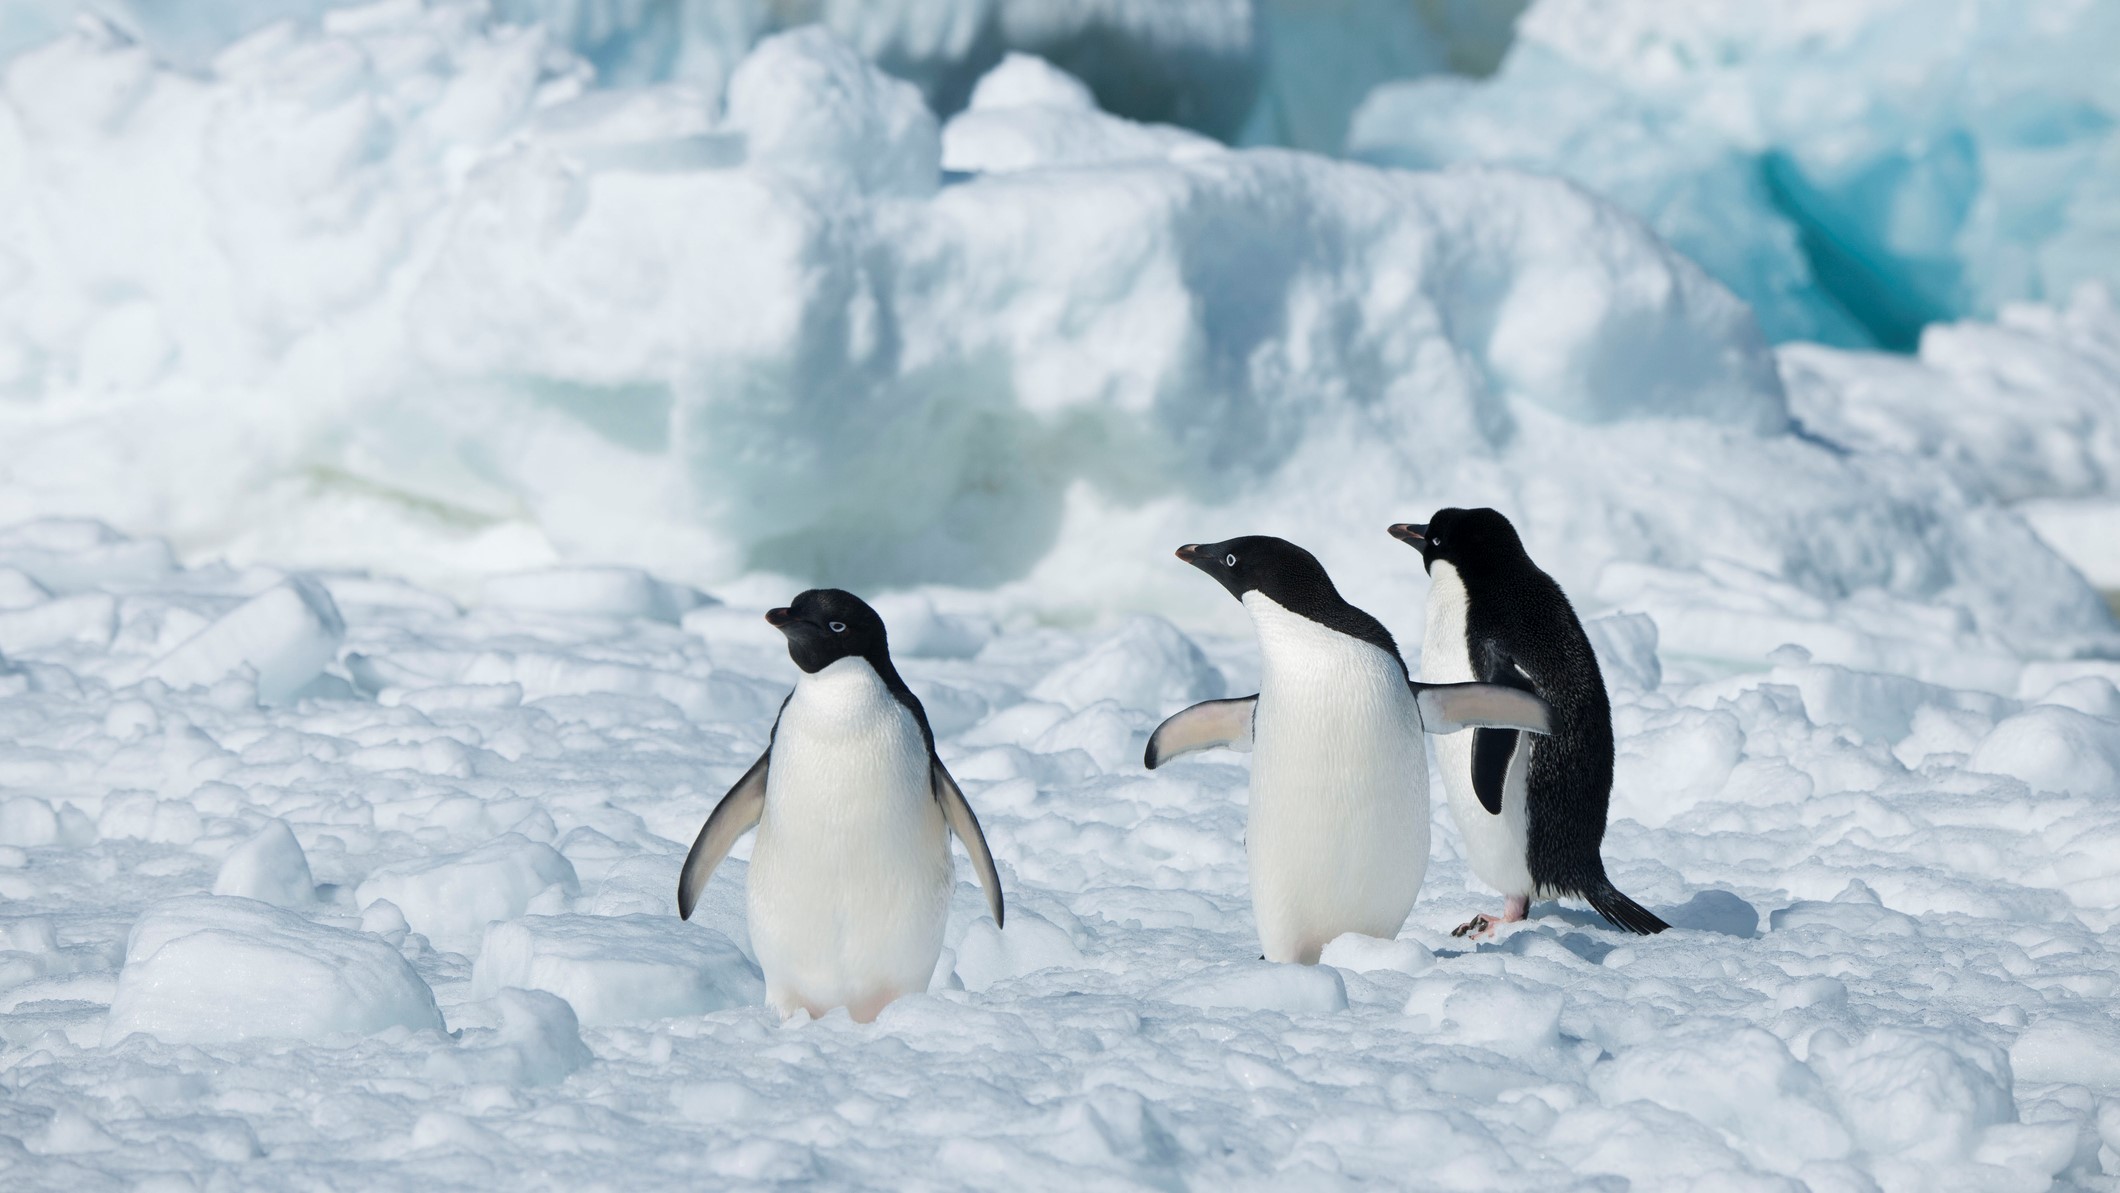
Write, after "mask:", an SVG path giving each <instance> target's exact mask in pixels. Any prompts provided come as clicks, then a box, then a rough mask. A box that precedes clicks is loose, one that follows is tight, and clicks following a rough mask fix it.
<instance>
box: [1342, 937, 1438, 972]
mask: <svg viewBox="0 0 2120 1193" xmlns="http://www.w3.org/2000/svg"><path fill="white" fill-rule="evenodd" d="M1318 963H1319V964H1320V965H1330V966H1332V967H1333V968H1334V969H1345V970H1350V971H1352V972H1354V973H1375V972H1377V971H1379V970H1389V971H1391V972H1394V973H1421V972H1424V971H1426V970H1429V969H1433V968H1434V967H1435V954H1434V953H1432V952H1430V951H1429V949H1428V946H1427V945H1424V944H1422V943H1421V942H1420V941H1418V940H1380V939H1378V938H1377V937H1374V936H1363V935H1361V934H1360V933H1357V932H1348V933H1345V934H1344V935H1340V936H1336V937H1334V938H1332V940H1330V941H1328V942H1327V943H1326V945H1325V949H1324V951H1323V952H1322V953H1320V954H1319V955H1318Z"/></svg>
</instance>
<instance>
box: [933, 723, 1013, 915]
mask: <svg viewBox="0 0 2120 1193" xmlns="http://www.w3.org/2000/svg"><path fill="white" fill-rule="evenodd" d="M928 780H929V782H930V783H932V784H933V785H934V788H935V802H936V803H938V804H941V805H942V818H943V819H944V820H946V821H948V822H949V826H950V831H951V832H953V833H955V834H957V839H958V840H959V841H962V842H964V852H965V853H967V854H969V855H970V856H971V859H972V869H973V871H974V872H976V873H977V874H978V875H979V885H980V886H981V887H983V888H985V890H986V909H987V910H988V911H990V912H992V913H993V915H994V927H996V928H1000V927H1003V926H1004V922H1003V920H1002V907H1001V874H1000V872H999V871H997V870H995V869H994V855H993V854H991V853H989V852H987V848H986V833H984V832H982V831H981V830H980V828H979V818H978V817H977V816H974V815H972V805H971V804H970V803H968V802H966V801H965V798H964V789H963V788H961V787H959V786H957V780H956V779H955V778H953V777H951V775H950V768H948V767H946V766H944V765H942V759H940V758H937V757H935V756H934V755H932V754H931V755H929V756H928Z"/></svg>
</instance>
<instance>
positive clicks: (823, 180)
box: [729, 26, 942, 197]
mask: <svg viewBox="0 0 2120 1193" xmlns="http://www.w3.org/2000/svg"><path fill="white" fill-rule="evenodd" d="M729 123H730V124H732V125H734V126H736V127H737V128H740V129H742V130H743V133H744V144H745V149H746V153H747V160H748V161H749V162H750V163H752V164H754V165H755V166H757V167H758V168H759V169H761V170H763V171H766V172H769V173H771V174H774V175H777V176H780V177H783V178H792V179H795V180H797V181H798V182H801V183H803V184H806V185H810V186H816V187H820V188H825V189H836V188H840V187H846V188H849V189H852V190H855V191H857V192H859V193H862V194H868V195H904V196H911V197H919V196H922V195H926V194H929V193H931V192H933V191H934V189H935V184H936V170H937V162H938V161H939V160H940V157H941V152H942V149H941V142H940V135H941V134H940V132H939V131H938V129H937V128H936V125H935V117H934V114H933V113H931V112H929V111H928V108H927V105H926V104H925V103H923V102H921V98H920V93H919V92H918V91H917V90H915V89H914V88H913V87H912V86H911V85H910V84H906V83H901V82H899V81H897V80H895V79H892V78H890V77H889V76H887V75H884V74H883V73H882V72H880V71H878V70H876V69H875V68H874V67H872V66H870V65H869V64H868V63H867V62H865V61H863V60H862V59H861V57H860V56H859V55H857V54H856V53H855V52H854V49H853V47H852V46H850V45H848V44H847V43H846V42H844V41H841V40H840V39H839V38H837V37H834V36H832V34H831V33H830V32H828V31H827V30H825V29H823V28H819V27H814V26H813V27H811V28H807V29H799V30H797V31H795V32H793V33H786V34H782V35H780V36H778V37H774V38H771V39H768V40H767V41H766V42H764V43H763V44H761V45H760V46H759V47H758V49H757V50H756V51H754V52H753V53H752V54H751V55H750V56H749V57H747V58H745V59H744V61H743V65H742V66H739V67H737V69H736V75H735V77H734V78H732V79H730V80H729Z"/></svg>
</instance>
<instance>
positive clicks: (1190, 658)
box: [1030, 617, 1227, 715]
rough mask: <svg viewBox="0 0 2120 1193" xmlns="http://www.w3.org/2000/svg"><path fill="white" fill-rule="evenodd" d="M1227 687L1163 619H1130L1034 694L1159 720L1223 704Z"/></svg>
mask: <svg viewBox="0 0 2120 1193" xmlns="http://www.w3.org/2000/svg"><path fill="white" fill-rule="evenodd" d="M1226 688H1227V685H1226V684H1225V683H1224V682H1223V679H1222V673H1221V672H1219V671H1217V670H1215V667H1214V664H1212V663H1210V662H1208V661H1207V656H1206V655H1205V654H1203V653H1201V650H1200V648H1199V646H1197V645H1196V644H1194V642H1193V640H1192V639H1190V638H1188V637H1186V636H1185V634H1184V632H1183V631H1181V630H1179V629H1178V627H1176V626H1174V625H1172V624H1171V623H1169V622H1168V621H1165V620H1164V619H1162V618H1160V617H1132V618H1128V619H1127V621H1126V623H1125V624H1124V625H1122V626H1120V627H1119V628H1118V629H1117V630H1116V631H1114V632H1113V633H1112V634H1111V635H1110V636H1109V637H1107V638H1106V639H1105V640H1104V641H1103V642H1101V643H1099V644H1098V646H1097V647H1096V648H1095V649H1093V650H1091V651H1090V652H1089V653H1088V654H1085V655H1083V656H1082V657H1081V658H1078V659H1074V660H1071V661H1070V662H1067V663H1064V664H1062V665H1061V666H1059V667H1056V668H1054V669H1053V670H1052V671H1051V672H1049V673H1047V675H1046V677H1045V678H1044V679H1042V680H1039V681H1038V686H1037V687H1035V688H1033V689H1031V693H1030V694H1031V695H1032V696H1034V697H1036V698H1038V699H1040V700H1051V701H1053V702H1055V703H1058V704H1064V705H1066V706H1067V707H1069V708H1073V709H1083V708H1087V707H1089V706H1090V705H1092V704H1095V703H1097V702H1098V701H1100V700H1111V701H1115V702H1116V703H1117V704H1118V705H1119V707H1121V708H1132V709H1139V710H1141V711H1142V712H1148V713H1156V714H1158V715H1161V714H1163V713H1165V712H1169V711H1173V710H1175V709H1179V708H1183V707H1185V706H1187V705H1191V704H1196V703H1198V702H1200V701H1202V700H1217V699H1220V698H1221V697H1222V696H1223V695H1224V693H1225V691H1226Z"/></svg>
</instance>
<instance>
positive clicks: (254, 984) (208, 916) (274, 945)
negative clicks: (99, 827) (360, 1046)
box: [103, 895, 442, 1044]
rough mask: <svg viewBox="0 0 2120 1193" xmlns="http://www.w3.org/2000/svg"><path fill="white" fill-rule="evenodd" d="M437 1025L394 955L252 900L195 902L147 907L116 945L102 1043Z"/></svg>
mask: <svg viewBox="0 0 2120 1193" xmlns="http://www.w3.org/2000/svg"><path fill="white" fill-rule="evenodd" d="M394 1027H404V1028H410V1029H412V1030H414V1031H424V1030H428V1029H434V1030H437V1031H438V1030H440V1029H441V1027H442V1016H441V1012H440V1011H438V1010H436V1008H435V1003H434V994H433V992H432V991H430V990H429V989H428V988H427V984H426V983H425V982H423V981H421V980H420V978H419V975H417V974H415V973H414V972H413V971H412V967H411V966H410V965H408V964H406V962H405V959H404V958H403V957H402V956H400V955H399V954H398V951H397V950H396V949H394V948H392V947H390V946H389V945H388V944H386V943H384V942H383V941H382V940H380V939H378V938H376V937H373V936H370V935H368V934H366V933H362V932H352V931H348V930H346V929H344V928H333V927H330V926H327V925H324V924H319V923H315V922H313V921H311V920H307V919H304V918H302V917H301V916H299V915H296V914H294V913H292V912H288V911H282V910H281V909H279V908H277V907H273V906H271V905H269V904H265V903H259V902H257V901H255V900H252V899H236V898H224V897H221V896H216V895H194V896H190V897H187V898H181V899H172V900H169V901H168V902H165V903H161V904H158V905H156V906H155V907H153V908H151V909H149V911H148V912H147V914H145V915H143V916H141V917H140V919H139V920H138V922H136V923H135V924H134V925H133V929H132V933H131V935H130V936H128V937H127V938H126V942H125V967H124V969H122V970H121V971H120V972H119V975H118V988H117V996H116V998H115V999H114V1000H113V1001H112V1003H111V1008H110V1018H109V1021H108V1023H107V1024H106V1026H105V1027H104V1030H103V1038H104V1040H105V1042H106V1043H116V1042H117V1041H119V1040H122V1039H124V1038H125V1037H126V1036H128V1035H131V1034H133V1033H134V1032H142V1033H145V1034H147V1035H151V1036H154V1037H155V1038H157V1039H160V1040H163V1041H165V1042H168V1043H190V1044H227V1043H238V1042H241V1041H245V1040H253V1039H316V1038H318V1037H323V1036H333V1035H374V1034H376V1033H377V1032H381V1031H385V1030H388V1029H390V1028H394Z"/></svg>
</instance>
